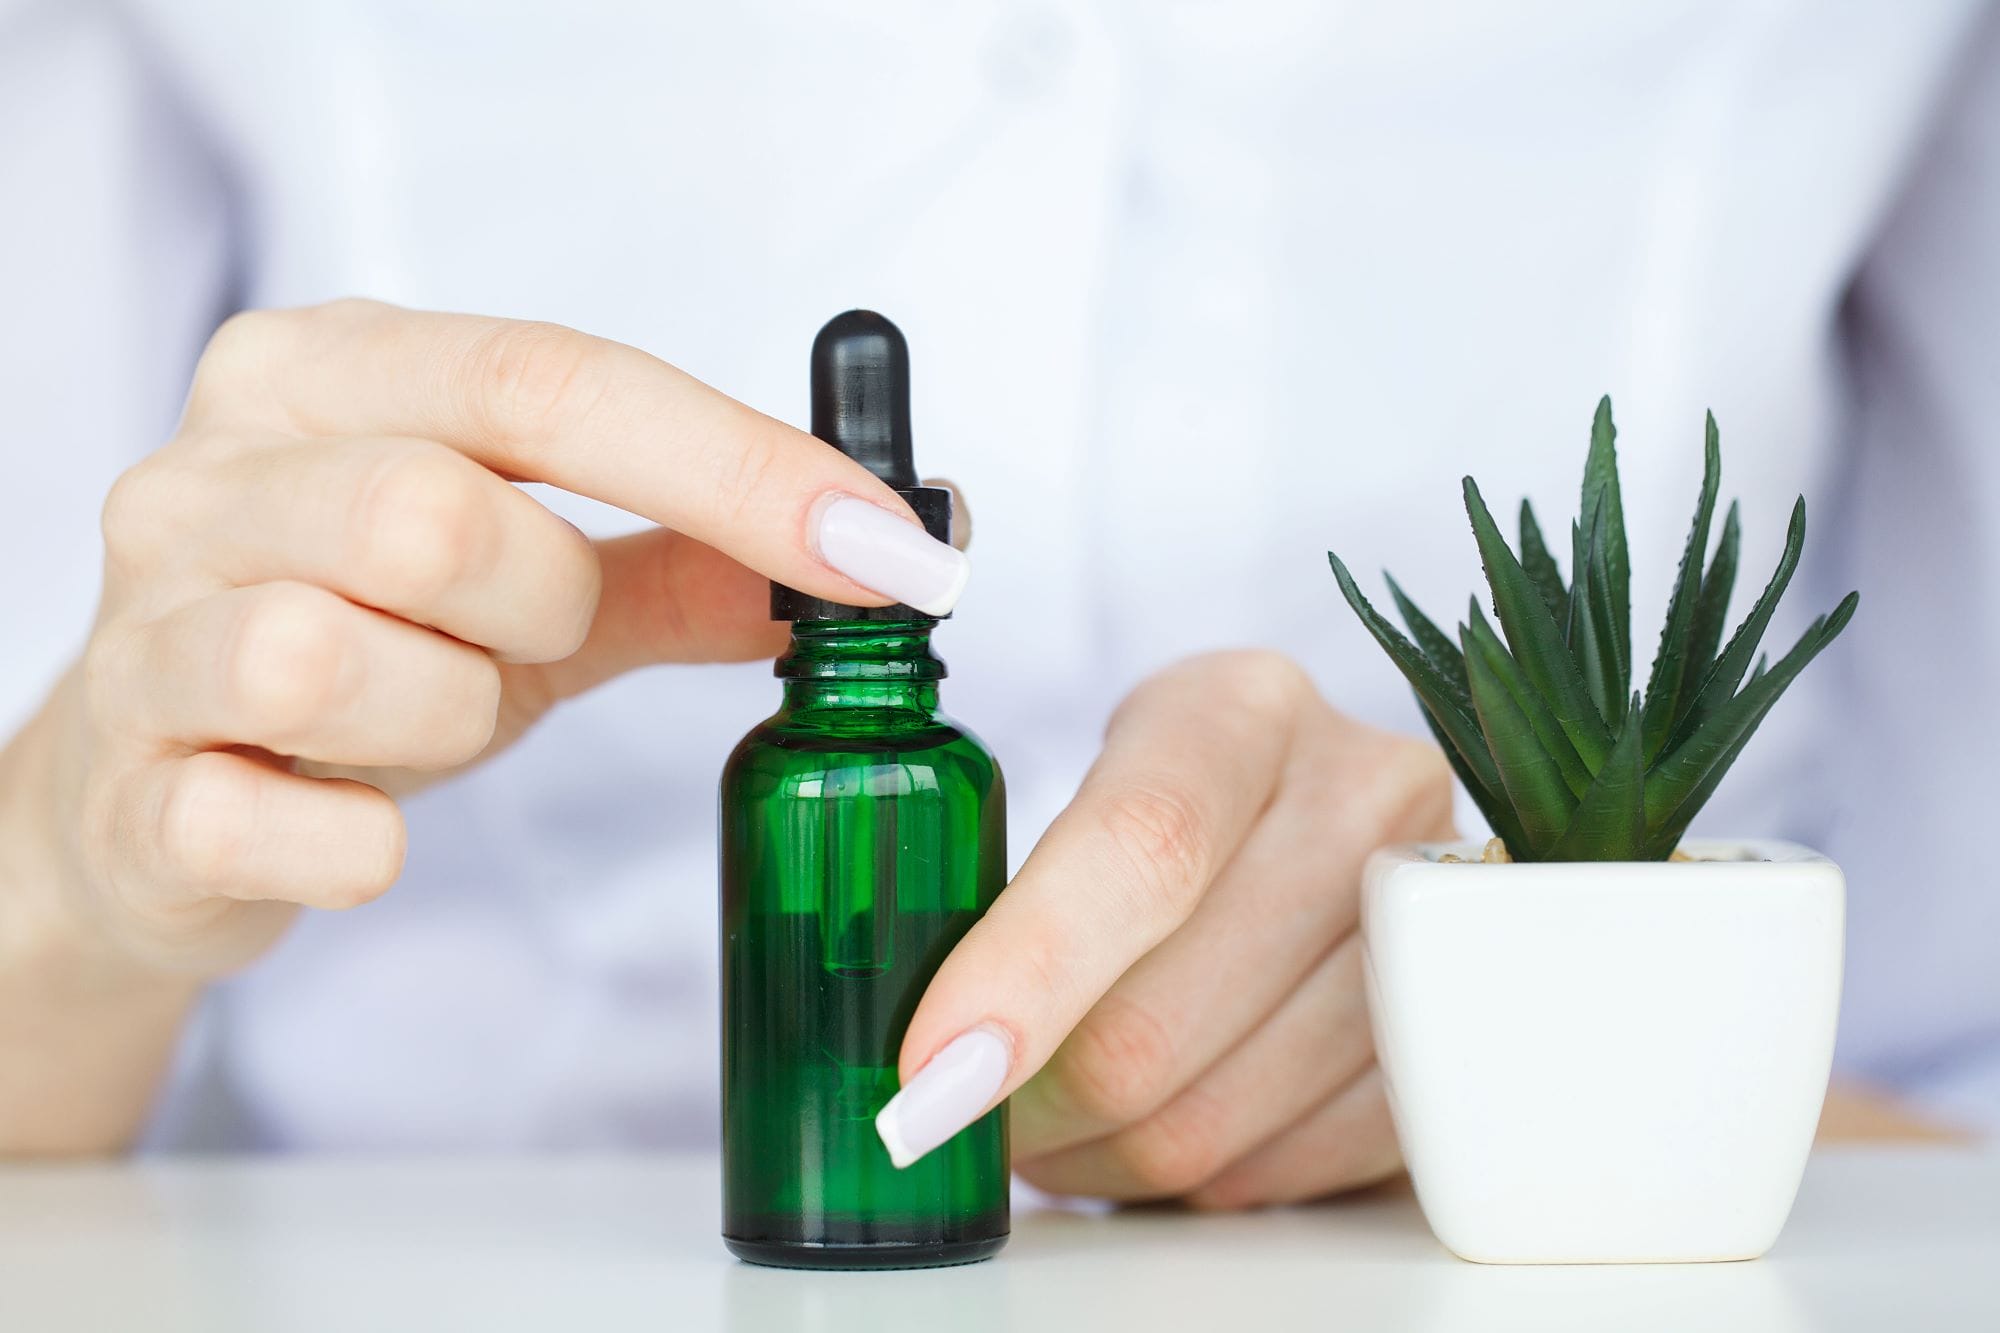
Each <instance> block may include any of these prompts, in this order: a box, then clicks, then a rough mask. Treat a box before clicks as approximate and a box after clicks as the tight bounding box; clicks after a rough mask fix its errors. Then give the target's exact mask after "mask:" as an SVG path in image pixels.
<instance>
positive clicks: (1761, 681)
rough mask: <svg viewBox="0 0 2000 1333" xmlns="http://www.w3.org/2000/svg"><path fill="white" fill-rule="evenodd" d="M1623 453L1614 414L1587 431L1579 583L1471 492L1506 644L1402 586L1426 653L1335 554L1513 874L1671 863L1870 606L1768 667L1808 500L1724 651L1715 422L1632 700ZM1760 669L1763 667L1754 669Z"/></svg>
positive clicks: (1733, 571)
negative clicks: (1783, 705) (1767, 638)
mask: <svg viewBox="0 0 2000 1333" xmlns="http://www.w3.org/2000/svg"><path fill="white" fill-rule="evenodd" d="M1615 437H1616V432H1615V430H1614V429H1613V428H1612V425H1611V405H1610V402H1609V400H1608V399H1607V400H1606V401H1605V402H1603V403H1601V404H1600V405H1599V407H1598V412H1597V418H1596V421H1595V422H1594V423H1593V426H1592V430H1591V445H1590V453H1589V457H1588V459H1587V461H1586V464H1585V469H1584V484H1583V492H1582V499H1583V512H1582V516H1581V520H1580V521H1579V522H1577V523H1575V524H1572V525H1571V528H1570V547H1571V551H1570V555H1571V563H1572V568H1571V571H1570V573H1571V578H1570V582H1569V583H1567V584H1565V583H1564V581H1563V577H1562V571H1561V570H1560V569H1559V568H1558V566H1557V564H1556V561H1555V559H1554V557H1553V556H1552V555H1551V554H1550V553H1549V550H1548V545H1547V543H1546V542H1545V541H1544V540H1543V537H1542V531H1541V525H1540V524H1539V523H1538V522H1537V521H1536V519H1535V515H1534V510H1533V509H1532V508H1531V507H1530V506H1529V505H1528V504H1527V503H1526V502H1525V501H1523V502H1522V505H1521V552H1520V555H1519V557H1518V558H1517V557H1516V555H1515V553H1514V552H1513V551H1512V550H1511V549H1509V547H1508V545H1507V543H1506V540H1505V539H1504V538H1503V537H1502V536H1501V535H1500V531H1499V528H1498V526H1497V525H1496V524H1495V523H1494V522H1493V516H1492V515H1491V514H1490V513H1488V512H1487V509H1486V504H1485V500H1484V499H1483V498H1482V497H1481V495H1480V493H1479V488H1478V486H1477V485H1476V484H1475V483H1474V482H1473V480H1472V478H1470V477H1467V478H1466V479H1465V486H1464V490H1465V509H1466V514H1467V515H1468V517H1470V519H1471V521H1472V529H1473V534H1474V536H1475V537H1476V538H1477V540H1478V543H1479V554H1480V559H1481V562H1482V563H1483V564H1484V566H1485V569H1486V578H1487V583H1488V584H1489V586H1490V587H1491V589H1492V597H1493V602H1492V605H1493V610H1494V614H1495V615H1496V616H1497V618H1498V620H1499V629H1498V630H1496V629H1495V627H1494V626H1493V625H1492V624H1491V623H1489V622H1488V620H1487V618H1486V615H1485V613H1484V612H1483V611H1482V610H1481V609H1480V605H1479V602H1478V600H1477V599H1475V600H1474V601H1473V602H1472V605H1471V608H1470V610H1469V611H1468V613H1467V616H1466V621H1465V623H1464V624H1462V625H1460V626H1459V627H1458V634H1457V636H1456V637H1453V636H1450V635H1447V634H1445V633H1444V631H1443V630H1441V629H1440V628H1439V627H1438V626H1437V625H1436V624H1435V623H1434V622H1433V621H1432V620H1431V619H1430V618H1429V617H1428V616H1426V615H1425V614H1424V613H1423V612H1422V611H1421V610H1419V609H1418V608H1417V607H1416V605H1415V604H1414V603H1413V602H1412V601H1411V600H1410V599H1409V597H1407V596H1406V595H1405V594H1404V592H1403V590H1402V588H1400V587H1398V586H1397V584H1396V582H1395V580H1394V579H1389V580H1388V584H1389V591H1390V595H1391V596H1392V597H1394V599H1395V602H1396V608H1397V610H1398V611H1399V612H1400V613H1401V615H1402V618H1403V620H1404V622H1405V623H1406V624H1407V625H1408V626H1409V628H1410V635H1411V636H1412V638H1414V640H1415V642H1414V643H1413V642H1411V639H1409V638H1405V637H1404V636H1403V634H1402V633H1401V632H1400V631H1398V630H1397V629H1396V628H1395V627H1394V626H1393V625H1391V624H1389V622H1388V621H1387V620H1385V619H1383V618H1382V616H1381V615H1380V614H1378V613H1377V612H1376V610H1375V608H1374V607H1373V606H1371V605H1369V603H1368V599H1367V598H1365V597H1363V596H1362V595H1361V591H1360V589H1359V588H1358V587H1356V586H1355V583H1354V579H1353V578H1352V577H1351V576H1350V575H1349V573H1348V571H1347V567H1346V566H1345V565H1343V564H1342V563H1341V562H1340V560H1339V558H1338V557H1336V556H1334V555H1332V553H1331V552H1329V553H1328V559H1329V560H1330V561H1331V563H1332V566H1333V572H1334V577H1335V578H1336V579H1337V580H1338V581H1339V583H1340V588H1341V593H1342V595H1343V596H1344V597H1345V598H1346V599H1347V603H1348V605H1349V606H1350V607H1352V608H1353V609H1354V612H1355V614H1356V615H1358V616H1359V617H1360V619H1361V622H1362V624H1363V625H1364V626H1365V627H1366V628H1367V630H1368V632H1369V633H1370V634H1371V635H1372V636H1374V638H1375V640H1376V642H1377V643H1379V644H1380V645H1381V647H1382V648H1383V650H1384V651H1385V652H1387V653H1388V654H1389V658H1390V660H1391V661H1392V662H1394V663H1395V665H1396V667H1397V668H1398V670H1400V671H1401V672H1402V673H1403V675H1404V677H1405V678H1406V679H1407V680H1408V681H1409V682H1410V687H1411V689H1413V690H1414V691H1415V692H1416V696H1417V702H1418V704H1419V706H1420V708H1421V711H1422V713H1423V717H1424V724H1425V726H1427V727H1428V728H1430V731H1431V734H1432V735H1433V736H1435V737H1436V738H1437V742H1438V744H1439V745H1440V746H1441V747H1443V749H1444V752H1445V756H1446V758H1447V759H1449V760H1450V762H1451V766H1452V770H1453V772H1455V773H1456V774H1457V775H1458V778H1459V780H1460V781H1461V782H1463V783H1464V784H1465V787H1466V790H1467V791H1468V792H1470V793H1471V795H1472V799H1473V801H1474V803H1476V804H1477V805H1478V806H1479V808H1480V810H1481V812H1482V813H1484V814H1485V816H1486V818H1487V821H1488V822H1489V823H1490V824H1492V826H1493V831H1494V832H1495V833H1497V834H1498V835H1499V836H1500V837H1501V838H1502V839H1503V840H1505V842H1506V844H1507V846H1508V848H1509V849H1510V850H1511V851H1512V853H1513V855H1514V857H1515V859H1516V860H1521V861H1547V860H1658V859H1661V858H1663V857H1666V856H1668V855H1670V854H1671V853H1672V851H1673V849H1674V847H1675V846H1676V845H1677V844H1678V843H1679V841H1680V837H1681V834H1682V833H1683V832H1684V831H1685V830H1686V828H1687V826H1688V823H1689V821H1691V820H1692V819H1693V818H1694V816H1695V814H1696V812H1697V811H1699V810H1700V808H1701V806H1702V804H1703V803H1704V802H1705V801H1707V800H1708V799H1709V797H1710V796H1712V795H1713V794H1714V792H1715V790H1716V788H1717V786H1718V785H1719V784H1720V783H1721V781H1722V778H1723V775H1724V774H1725V773H1726V772H1727V771H1728V770H1729V767H1730V765H1731V764H1732V763H1734V762H1735V760H1736V758H1737V756H1738V755H1739V754H1741V753H1742V750H1743V747H1744V745H1745V744H1747V743H1748V741H1749V739H1750V736H1751V735H1752V734H1753V733H1754V732H1755V731H1756V729H1757V726H1758V724H1759V723H1761V722H1762V721H1763V719H1764V718H1765V717H1766V716H1767V715H1768V714H1769V712H1770V710H1771V708H1772V707H1773V706H1774V705H1775V704H1776V703H1777V701H1778V699H1779V697H1780V696H1782V695H1783V693H1784V691H1785V690H1786V689H1787V688H1788V687H1789V686H1790V684H1791V682H1792V681H1793V680H1795V679H1797V677H1798V675H1799V673H1800V672H1801V671H1803V670H1804V669H1805V668H1806V666H1807V665H1808V664H1809V663H1810V662H1811V661H1812V660H1813V658H1814V657H1816V656H1817V655H1818V654H1819V653H1820V652H1821V651H1822V650H1823V649H1825V647H1826V646H1827V645H1828V644H1829V643H1831V642H1832V641H1833V640H1834V638H1836V637H1837V636H1838V635H1839V634H1840V632H1841V631H1842V630H1843V629H1844V628H1846V626H1847V624H1848V622H1849V621H1850V620H1851V619H1852V618H1853V616H1854V610H1855V607H1856V605H1857V604H1858V601H1859V599H1858V597H1857V595H1856V594H1853V593H1850V594H1848V596H1847V597H1846V599H1845V600H1843V601H1842V602H1841V603H1840V605H1839V606H1838V607H1836V608H1835V609H1834V611H1833V612H1832V613H1831V614H1829V615H1826V616H1823V617H1821V618H1820V619H1819V620H1817V621H1815V622H1814V623H1813V625H1812V627H1811V628H1810V629H1809V630H1807V631H1806V633H1805V635H1804V636H1803V637H1802V638H1801V639H1800V640H1799V642H1798V643H1797V644H1796V645H1794V647H1793V648H1792V650H1791V651H1790V652H1788V653H1786V654H1785V655H1784V656H1783V657H1781V658H1780V659H1779V660H1778V661H1777V662H1776V663H1775V664H1773V663H1772V662H1771V660H1770V658H1769V656H1768V655H1761V654H1760V653H1759V648H1760V645H1761V641H1762V639H1763V637H1764V634H1765V631H1766V629H1767V628H1768V627H1769V624H1770V621H1771V618H1772V614H1773V612H1774V611H1775V610H1776V607H1777V604H1778V601H1779V599H1780V598H1781V597H1782V596H1783V595H1784V593H1785V590H1786V589H1787V587H1788V586H1789V585H1790V582H1791V578H1792V574H1793V572H1794V571H1795V570H1796V568H1797V566H1798V563H1799V560H1800V555H1801V552H1802V550H1803V548H1804V544H1805V504H1804V501H1803V500H1801V501H1800V502H1799V504H1798V505H1797V506H1796V507H1795V508H1794V510H1793V514H1792V525H1791V529H1790V531H1789V532H1788V533H1787V536H1786V540H1785V550H1784V554H1783V556H1782V557H1781V558H1780V560H1779V562H1778V568H1777V571H1776V572H1775V573H1774V574H1773V575H1772V576H1771V580H1770V582H1769V583H1768V584H1767V585H1766V586H1765V588H1764V591H1763V593H1762V595H1760V596H1759V597H1758V599H1757V602H1756V604H1755V606H1753V607H1752V608H1751V611H1750V613H1749V615H1748V616H1746V617H1745V618H1744V620H1743V623H1742V624H1741V625H1739V626H1738V627H1737V628H1736V631H1735V633H1734V634H1732V635H1731V636H1730V638H1729V641H1728V643H1727V645H1726V646H1722V647H1721V650H1720V651H1719V652H1718V651H1717V649H1718V645H1720V644H1721V643H1722V628H1723V623H1724V620H1725V617H1726V616H1727V614H1728V609H1729V600H1730V595H1731V593H1732V592H1733V591H1734V588H1735V582H1736V576H1737V572H1738V565H1739V561H1740V554H1741V545H1742V529H1741V524H1740V520H1739V510H1738V507H1737V506H1736V505H1735V504H1733V503H1732V504H1731V505H1730V506H1729V510H1728V513H1727V515H1726V516H1725V518H1724V520H1723V524H1722V535H1721V538H1720V539H1719V541H1718V542H1717V543H1716V547H1715V553H1714V556H1713V558H1712V559H1709V560H1708V562H1707V569H1706V572H1704V571H1703V568H1702V565H1703V557H1704V556H1705V555H1706V554H1707V551H1708V537H1709V528H1710V523H1711V520H1712V519H1713V516H1714V512H1715V501H1716V495H1717V491H1718V489H1719V487H1720V482H1721V470H1722V467H1721V450H1720V445H1719V442H1718V438H1717V431H1716V427H1715V419H1714V417H1713V416H1710V417H1709V418H1708V422H1707V431H1706V440H1705V448H1704V458H1703V466H1702V487H1701V498H1700V500H1699V502H1698V503H1697V505H1696V507H1695V519H1694V523H1693V525H1692V528H1691V530H1690V531H1689V534H1688V538H1687V542H1686V545H1685V547H1684V549H1683V550H1682V553H1681V563H1680V569H1679V572H1678V574H1677V576H1676V578H1675V581H1674V587H1673V593H1672V597H1671V599H1670V601H1669V603H1668V609H1667V619H1666V624H1665V626H1664V627H1663V628H1662V630H1661V632H1660V646H1659V652H1658V654H1657V655H1656V656H1655V658H1654V660H1653V666H1652V673H1651V679H1650V680H1649V681H1648V684H1647V688H1646V690H1645V691H1644V693H1643V694H1633V693H1632V692H1631V677H1632V667H1633V663H1632V654H1631V635H1630V618H1631V608H1630V573H1631V571H1630V568H1629V553H1628V552H1627V550H1626V537H1625V523H1624V513H1623V504H1622V500H1621V498H1620V491H1619V482H1618V466H1617V453H1616V449H1615V447H1614V441H1615ZM1385 577H1386V576H1385ZM1503 634H1504V637H1503ZM1753 658H1755V659H1756V665H1755V666H1754V667H1750V663H1751V660H1752V659H1753ZM1746 668H1749V673H1748V677H1747V679H1746V678H1745V674H1744V673H1745V669H1746Z"/></svg>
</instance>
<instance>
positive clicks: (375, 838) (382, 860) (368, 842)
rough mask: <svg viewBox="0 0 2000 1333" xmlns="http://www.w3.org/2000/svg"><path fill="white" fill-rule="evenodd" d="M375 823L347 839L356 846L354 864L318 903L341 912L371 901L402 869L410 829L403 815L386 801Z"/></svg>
mask: <svg viewBox="0 0 2000 1333" xmlns="http://www.w3.org/2000/svg"><path fill="white" fill-rule="evenodd" d="M375 824H376V827H374V828H373V829H371V830H369V831H368V832H367V833H366V834H365V835H364V834H361V833H360V831H358V830H357V835H356V836H355V837H354V838H352V839H350V845H351V846H353V847H355V849H356V858H355V859H356V864H355V865H354V867H353V869H352V871H351V872H350V873H349V874H348V875H347V876H346V877H345V878H343V879H342V880H341V881H340V882H339V883H338V884H335V885H334V886H332V887H331V888H330V889H329V890H328V891H327V893H326V894H325V896H324V898H323V900H322V901H321V902H320V903H319V904H318V905H320V906H322V907H324V908H326V909H327V910H328V911H334V912H344V911H347V910H349V909H350V908H355V907H361V906H364V905H366V904H368V903H372V902H374V901H375V900H376V899H377V898H380V897H381V896H382V895H383V894H385V893H387V892H388V891H389V890H390V889H392V888H394V887H395V884H396V881H397V879H399V878H400V877H401V876H402V873H403V857H404V854H405V852H406V851H407V850H408V847H409V829H408V827H407V826H406V825H405V824H404V823H403V817H402V815H401V814H400V813H399V812H398V811H397V810H396V809H395V807H394V806H393V805H390V804H388V803H387V802H383V803H382V806H381V815H380V817H379V818H378V819H376V820H375Z"/></svg>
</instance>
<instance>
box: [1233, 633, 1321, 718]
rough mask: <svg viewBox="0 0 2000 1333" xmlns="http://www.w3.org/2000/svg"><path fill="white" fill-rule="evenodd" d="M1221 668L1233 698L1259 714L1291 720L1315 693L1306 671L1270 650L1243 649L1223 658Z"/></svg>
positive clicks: (1282, 655) (1281, 654)
mask: <svg viewBox="0 0 2000 1333" xmlns="http://www.w3.org/2000/svg"><path fill="white" fill-rule="evenodd" d="M1218 665H1219V666H1220V667H1221V669H1222V671H1223V672H1224V675H1225V677H1226V678H1227V680H1228V681H1229V684H1230V687H1231V688H1230V697H1231V698H1233V699H1234V700H1236V702H1237V703H1238V704H1239V705H1240V706H1242V707H1244V708H1248V709H1250V710H1252V711H1254V712H1256V713H1258V714H1268V715H1271V716H1273V717H1278V718H1287V717H1290V716H1291V715H1292V714H1293V713H1294V712H1295V711H1296V710H1297V708H1298V706H1299V704H1300V702H1301V701H1302V700H1304V699H1305V698H1307V697H1308V696H1310V695H1311V694H1312V693H1313V684H1312V678H1311V677H1310V676H1308V675H1307V674H1306V671H1305V668H1304V667H1301V666H1300V665H1299V664H1298V663H1297V662H1294V661H1293V660H1292V659H1291V658H1289V657H1287V656H1285V655H1284V654H1283V653H1279V652H1273V651H1271V650H1269V649H1242V650H1239V651H1236V652H1230V653H1224V654H1220V655H1219V661H1218Z"/></svg>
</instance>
